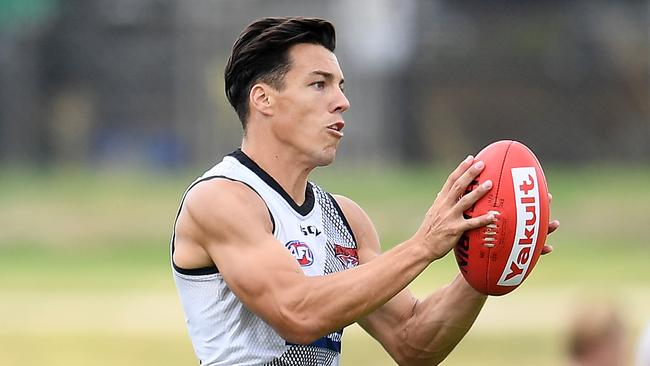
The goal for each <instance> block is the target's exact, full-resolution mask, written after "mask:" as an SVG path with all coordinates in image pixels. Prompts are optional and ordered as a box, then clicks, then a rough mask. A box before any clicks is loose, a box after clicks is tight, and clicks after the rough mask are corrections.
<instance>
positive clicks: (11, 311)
mask: <svg viewBox="0 0 650 366" xmlns="http://www.w3.org/2000/svg"><path fill="white" fill-rule="evenodd" d="M448 170H449V169H441V168H438V169H433V168H414V167H412V168H396V167H383V168H372V167H367V168H363V169H358V168H351V167H339V168H336V167H335V168H327V169H323V170H320V171H317V172H316V173H315V175H314V177H313V179H314V180H315V181H316V182H318V183H319V184H320V185H321V186H324V187H326V188H327V189H328V190H329V191H331V192H335V193H340V194H343V195H346V196H348V197H351V198H352V199H354V200H356V201H357V202H358V203H359V204H361V206H362V207H364V208H365V209H366V210H367V212H368V214H369V215H370V217H371V218H372V219H373V221H374V222H375V224H376V226H377V228H378V231H379V233H380V235H381V237H382V241H383V243H382V245H383V247H384V249H387V248H390V247H391V246H392V245H394V244H395V243H398V242H400V241H402V240H404V239H406V238H408V236H409V235H410V234H411V233H412V232H414V230H415V229H416V228H417V227H418V225H419V223H420V218H421V217H422V216H423V215H424V213H425V212H426V210H427V208H428V206H429V205H430V203H431V202H432V200H433V198H434V197H435V194H436V193H437V191H438V189H439V188H440V186H441V185H442V182H443V181H444V178H445V177H446V172H447V171H448ZM198 172H199V170H196V171H195V172H191V173H190V172H180V173H179V172H173V173H172V172H170V173H160V172H158V173H153V172H149V173H141V172H138V173H136V172H125V171H124V170H101V171H90V170H79V169H65V168H61V169H57V170H55V171H54V170H51V171H45V172H43V171H38V170H36V169H24V168H22V169H18V168H15V167H5V168H4V169H3V173H2V174H1V175H0V223H1V224H2V226H1V228H2V229H1V230H0V290H1V291H0V299H1V300H0V345H2V346H0V364H2V365H22V366H30V365H42V364H47V365H72V366H74V365H100V366H101V365H115V364H120V365H139V366H142V365H194V364H197V361H196V360H195V358H194V355H193V352H192V348H191V344H190V341H189V338H188V337H187V333H186V330H185V326H184V322H183V315H182V311H181V307H180V303H179V301H178V298H177V295H176V290H175V288H174V285H173V280H172V277H171V273H170V269H169V256H168V242H169V236H170V232H171V227H172V223H173V219H174V216H175V214H176V211H177V208H178V203H179V200H180V197H181V195H182V193H183V191H184V189H185V187H186V186H187V184H188V183H189V182H190V181H191V180H192V179H193V178H194V177H195V175H197V174H198ZM546 175H547V179H548V182H549V186H550V190H551V192H553V194H554V197H555V198H554V202H553V207H552V216H553V217H556V218H559V219H560V221H561V222H562V228H561V230H560V231H559V232H558V233H556V234H554V235H553V236H551V238H550V240H549V241H550V242H551V243H552V244H553V245H554V246H555V249H556V250H555V252H554V253H553V254H552V255H550V256H546V257H544V258H543V259H542V260H540V262H539V264H538V266H537V267H536V268H535V271H534V273H533V274H532V275H531V277H530V278H529V279H528V280H527V282H526V283H525V284H524V285H523V286H522V287H521V288H519V289H518V290H517V291H516V292H514V293H512V294H510V295H507V296H504V297H498V298H491V299H489V300H488V303H487V305H486V306H485V308H484V311H483V312H482V313H481V315H480V316H479V318H478V320H477V322H476V324H475V326H474V327H473V328H472V329H471V330H470V332H469V334H468V335H467V337H466V338H465V339H464V340H463V341H462V342H461V344H460V345H459V346H458V347H457V349H456V350H455V351H454V352H453V353H452V354H451V355H450V357H449V358H448V359H447V361H445V364H446V365H520V364H522V360H526V361H525V362H524V363H525V364H527V365H558V364H562V363H565V359H564V348H563V347H564V344H565V341H566V332H565V331H566V324H567V322H569V321H570V319H571V316H572V314H574V311H575V309H576V307H577V306H579V305H583V304H585V303H587V304H588V303H590V302H603V301H605V302H609V301H612V302H614V303H615V304H617V305H618V307H619V309H620V311H621V314H622V315H623V316H624V319H625V320H626V324H627V326H628V328H627V335H628V342H629V344H630V348H631V347H632V345H633V343H634V341H635V339H636V337H637V335H638V331H639V329H640V327H641V326H642V325H643V324H644V322H645V321H647V320H650V312H649V311H648V306H647V304H649V303H650V282H649V279H650V265H649V263H650V246H649V245H648V239H647V235H645V230H646V228H647V227H648V218H647V217H648V215H647V207H649V206H650V190H649V189H648V182H649V181H650V169H648V168H647V167H619V166H608V167H602V166H593V167H582V168H579V169H577V168H575V167H554V168H552V169H547V172H546ZM456 273H457V268H456V265H455V263H454V261H453V255H448V256H447V257H446V258H444V259H443V260H441V261H439V262H436V263H433V264H432V265H431V266H430V268H429V269H428V270H427V271H425V272H424V273H423V274H422V275H421V276H420V277H419V278H418V279H417V280H416V281H415V282H414V283H413V285H412V289H413V290H414V292H415V293H417V294H418V295H419V296H426V294H427V293H429V292H431V291H432V290H434V289H435V288H438V287H440V286H443V285H444V284H446V283H448V282H449V281H450V280H451V279H452V278H453V277H454V276H455V274H456ZM630 353H632V349H630ZM343 363H344V364H345V365H392V364H393V362H392V361H391V360H390V358H388V356H386V355H385V353H384V352H383V351H382V350H381V346H380V345H379V344H377V343H376V342H375V341H374V340H372V339H371V338H370V337H368V336H367V335H366V334H365V333H363V331H362V330H360V328H358V327H356V326H351V327H348V328H347V329H346V331H345V333H344V344H343Z"/></svg>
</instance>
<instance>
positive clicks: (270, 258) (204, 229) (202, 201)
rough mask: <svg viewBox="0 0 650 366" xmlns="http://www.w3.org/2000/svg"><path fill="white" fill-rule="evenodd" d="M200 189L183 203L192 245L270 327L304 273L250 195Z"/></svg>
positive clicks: (229, 186) (240, 189)
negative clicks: (193, 226)
mask: <svg viewBox="0 0 650 366" xmlns="http://www.w3.org/2000/svg"><path fill="white" fill-rule="evenodd" d="M197 188H199V187H197ZM201 189H202V190H201V191H197V192H196V194H194V195H192V196H189V195H188V199H187V211H188V214H189V215H191V216H192V219H193V220H192V221H194V222H195V223H196V227H197V230H196V234H195V236H196V241H197V242H198V243H199V244H200V246H201V247H202V248H203V249H204V250H205V251H206V252H207V253H208V255H209V256H210V258H211V259H212V261H213V262H214V264H215V265H216V266H217V268H218V269H219V272H220V273H221V275H222V276H223V278H224V280H225V281H226V283H227V284H228V287H229V288H230V289H231V290H232V291H233V293H234V294H235V295H236V296H237V298H238V299H239V300H240V301H241V302H242V303H243V304H244V305H246V306H247V307H248V308H249V309H251V310H252V311H253V312H255V313H256V314H257V315H259V316H260V317H262V318H263V319H264V320H265V321H267V322H268V323H270V324H272V325H273V324H274V323H275V322H277V321H279V320H277V319H275V318H276V317H277V316H278V314H277V313H276V312H275V309H277V308H278V306H274V303H275V302H277V301H278V299H282V294H281V292H282V291H283V289H286V288H289V287H291V286H295V284H296V283H298V282H299V281H301V280H302V279H304V274H303V272H302V270H301V269H300V267H299V266H298V264H297V263H296V261H295V259H294V258H293V257H292V256H291V255H290V253H289V252H288V251H287V250H286V249H285V248H284V247H283V246H282V245H281V243H280V242H279V241H278V240H277V239H276V238H275V237H274V236H273V233H272V232H271V230H272V229H271V227H270V226H269V223H270V217H269V212H268V209H267V207H266V205H265V204H264V202H263V201H262V199H261V198H260V197H259V196H258V195H257V194H256V193H255V192H254V191H252V190H251V189H250V188H248V187H246V186H244V185H243V184H241V183H237V182H218V183H216V184H213V185H211V186H206V187H201ZM275 305H277V304H275Z"/></svg>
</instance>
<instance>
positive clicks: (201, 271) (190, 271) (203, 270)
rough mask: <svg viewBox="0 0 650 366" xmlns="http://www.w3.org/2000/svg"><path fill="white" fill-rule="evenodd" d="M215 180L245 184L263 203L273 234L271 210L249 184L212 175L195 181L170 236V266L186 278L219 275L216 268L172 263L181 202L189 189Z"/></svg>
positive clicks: (273, 222) (177, 214) (273, 223)
mask: <svg viewBox="0 0 650 366" xmlns="http://www.w3.org/2000/svg"><path fill="white" fill-rule="evenodd" d="M215 178H222V179H228V180H230V181H233V182H239V183H242V184H245V185H246V186H247V187H248V188H250V189H251V190H252V191H253V192H255V193H256V194H257V195H258V196H260V198H261V199H262V202H264V205H265V206H266V210H267V211H268V212H269V217H270V218H271V225H272V227H273V228H272V232H273V233H274V234H275V219H274V218H273V214H272V213H271V209H270V208H269V206H268V205H267V204H266V201H264V198H262V195H260V193H259V192H258V191H256V190H255V188H253V187H252V186H251V185H250V184H248V183H246V182H243V181H241V180H238V179H234V178H230V177H226V176H225V175H213V176H210V177H205V178H203V179H200V180H197V181H196V182H194V183H193V184H192V185H190V187H189V188H187V190H186V191H185V194H184V195H183V199H182V200H181V204H180V207H179V208H178V213H176V219H175V220H174V231H173V235H172V243H171V261H172V266H173V267H174V269H175V270H176V271H177V272H178V273H181V274H184V275H188V276H204V275H210V274H216V273H219V268H217V266H208V267H200V268H183V267H179V266H177V265H176V263H174V248H175V246H174V243H175V242H176V223H177V222H178V216H180V214H181V210H182V208H183V202H185V197H187V193H188V192H189V191H190V189H192V188H194V186H196V185H197V184H199V183H201V182H205V181H208V180H212V179H215Z"/></svg>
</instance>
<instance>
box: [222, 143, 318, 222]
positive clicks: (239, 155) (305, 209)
mask: <svg viewBox="0 0 650 366" xmlns="http://www.w3.org/2000/svg"><path fill="white" fill-rule="evenodd" d="M228 156H232V157H233V158H235V159H237V160H238V161H239V162H240V163H241V164H242V165H244V166H245V167H247V168H248V169H250V170H251V171H252V172H253V173H255V174H256V175H257V176H258V177H260V179H262V180H263V181H264V182H265V183H266V184H268V185H269V187H271V188H273V190H275V191H276V192H278V194H279V195H280V196H282V198H284V200H285V201H287V203H288V204H289V205H290V206H291V208H293V210H294V211H296V212H297V213H299V214H300V215H302V216H307V215H308V214H309V213H310V212H311V210H312V209H313V208H314V202H315V201H316V199H315V197H314V190H313V187H312V186H311V183H309V182H307V186H306V187H305V202H303V203H302V205H298V204H297V203H296V201H294V200H293V198H291V196H289V193H287V191H285V190H284V188H282V186H281V185H280V183H278V182H277V181H276V180H275V179H274V178H273V177H272V176H271V175H269V173H267V172H266V171H265V170H264V169H262V168H261V167H260V166H259V165H257V163H256V162H255V161H253V159H251V158H250V157H248V155H246V154H245V153H244V152H243V151H241V149H237V150H235V151H233V152H232V153H230V154H228Z"/></svg>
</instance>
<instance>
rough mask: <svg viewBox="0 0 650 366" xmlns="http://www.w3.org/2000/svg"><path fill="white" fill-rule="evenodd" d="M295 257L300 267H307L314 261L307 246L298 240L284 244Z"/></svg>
mask: <svg viewBox="0 0 650 366" xmlns="http://www.w3.org/2000/svg"><path fill="white" fill-rule="evenodd" d="M284 246H285V247H287V249H289V252H291V254H292V255H293V256H294V257H295V258H296V260H297V261H298V264H300V266H301V267H308V266H311V265H312V263H314V253H312V251H311V249H309V246H308V245H307V244H305V243H303V242H301V241H299V240H292V241H290V242H288V243H287V244H285V245H284Z"/></svg>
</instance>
